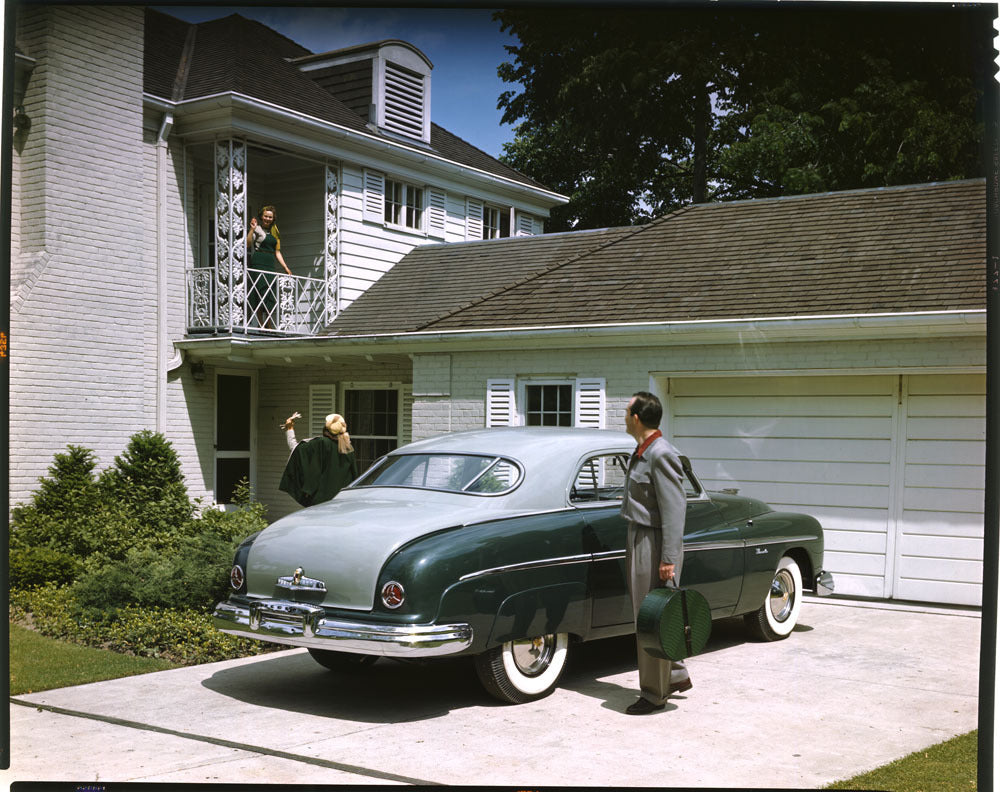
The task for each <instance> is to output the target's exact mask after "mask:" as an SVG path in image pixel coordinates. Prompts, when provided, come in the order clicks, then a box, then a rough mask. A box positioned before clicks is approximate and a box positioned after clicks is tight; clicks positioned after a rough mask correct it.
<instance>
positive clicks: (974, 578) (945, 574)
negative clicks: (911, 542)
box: [897, 556, 983, 585]
mask: <svg viewBox="0 0 1000 792" xmlns="http://www.w3.org/2000/svg"><path fill="white" fill-rule="evenodd" d="M897 573H898V575H899V577H900V579H901V580H902V579H905V578H909V579H910V580H923V581H925V582H927V583H928V584H929V585H934V584H938V583H942V582H949V581H953V582H963V583H980V584H981V583H982V582H983V564H982V562H981V561H976V560H966V559H962V558H917V557H913V556H903V557H902V558H901V559H900V560H899V567H898V570H897Z"/></svg>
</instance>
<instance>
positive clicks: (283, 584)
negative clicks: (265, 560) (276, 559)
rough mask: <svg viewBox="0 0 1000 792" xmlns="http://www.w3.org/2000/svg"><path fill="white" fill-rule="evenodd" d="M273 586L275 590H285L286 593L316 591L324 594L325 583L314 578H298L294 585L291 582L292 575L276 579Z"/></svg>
mask: <svg viewBox="0 0 1000 792" xmlns="http://www.w3.org/2000/svg"><path fill="white" fill-rule="evenodd" d="M274 585H275V586H276V587H277V588H281V589H287V590H288V591H314V592H316V591H318V592H322V593H324V594H325V593H326V583H324V582H323V581H322V580H317V579H316V578H309V577H303V578H299V582H298V583H295V582H293V576H292V575H286V576H284V577H280V578H278V580H277V581H276V582H275V584H274Z"/></svg>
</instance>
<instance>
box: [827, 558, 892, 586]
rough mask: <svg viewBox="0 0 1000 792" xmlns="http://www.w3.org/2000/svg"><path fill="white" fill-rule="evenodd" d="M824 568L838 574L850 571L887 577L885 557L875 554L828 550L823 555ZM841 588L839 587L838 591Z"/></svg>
mask: <svg viewBox="0 0 1000 792" xmlns="http://www.w3.org/2000/svg"><path fill="white" fill-rule="evenodd" d="M823 566H824V567H825V568H826V569H829V570H831V571H833V572H834V573H836V572H837V571H846V570H850V571H851V572H852V573H853V574H858V575H878V576H879V577H882V576H883V575H885V556H883V555H880V554H875V553H842V552H840V551H838V550H827V551H826V552H825V553H824V554H823ZM839 590H840V587H839V586H838V587H837V591H839ZM880 591H881V589H880Z"/></svg>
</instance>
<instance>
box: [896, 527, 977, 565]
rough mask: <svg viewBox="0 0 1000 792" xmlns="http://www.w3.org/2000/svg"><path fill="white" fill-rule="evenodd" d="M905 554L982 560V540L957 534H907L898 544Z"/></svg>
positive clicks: (935, 557) (934, 557) (933, 557)
mask: <svg viewBox="0 0 1000 792" xmlns="http://www.w3.org/2000/svg"><path fill="white" fill-rule="evenodd" d="M899 549H900V552H901V553H902V555H903V556H904V557H906V556H923V557H927V558H932V559H941V558H948V559H956V560H958V559H960V560H965V561H982V560H983V540H982V539H966V538H963V537H959V536H924V535H914V534H907V535H906V536H904V537H903V538H902V540H901V541H900V544H899Z"/></svg>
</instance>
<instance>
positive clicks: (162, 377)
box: [156, 112, 182, 433]
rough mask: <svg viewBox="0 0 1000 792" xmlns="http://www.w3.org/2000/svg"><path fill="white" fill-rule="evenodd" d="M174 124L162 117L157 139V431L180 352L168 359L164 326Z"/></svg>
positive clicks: (164, 423) (164, 420) (163, 419)
mask: <svg viewBox="0 0 1000 792" xmlns="http://www.w3.org/2000/svg"><path fill="white" fill-rule="evenodd" d="M173 125H174V116H173V114H172V113H169V112H168V113H164V114H163V123H162V124H160V131H159V132H158V133H157V136H156V431H157V432H161V433H162V432H165V431H166V428H167V372H169V371H173V370H174V369H175V368H177V367H178V366H179V365H180V364H181V359H182V358H181V353H180V351H178V352H176V353H175V354H174V356H173V357H172V358H171V359H170V360H168V359H167V354H168V353H169V351H170V350H171V348H172V345H171V343H170V337H169V335H168V326H167V269H168V264H169V262H168V261H167V256H168V253H169V250H168V248H167V153H168V149H169V146H168V143H167V139H168V138H169V137H170V130H171V128H172V127H173Z"/></svg>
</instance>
